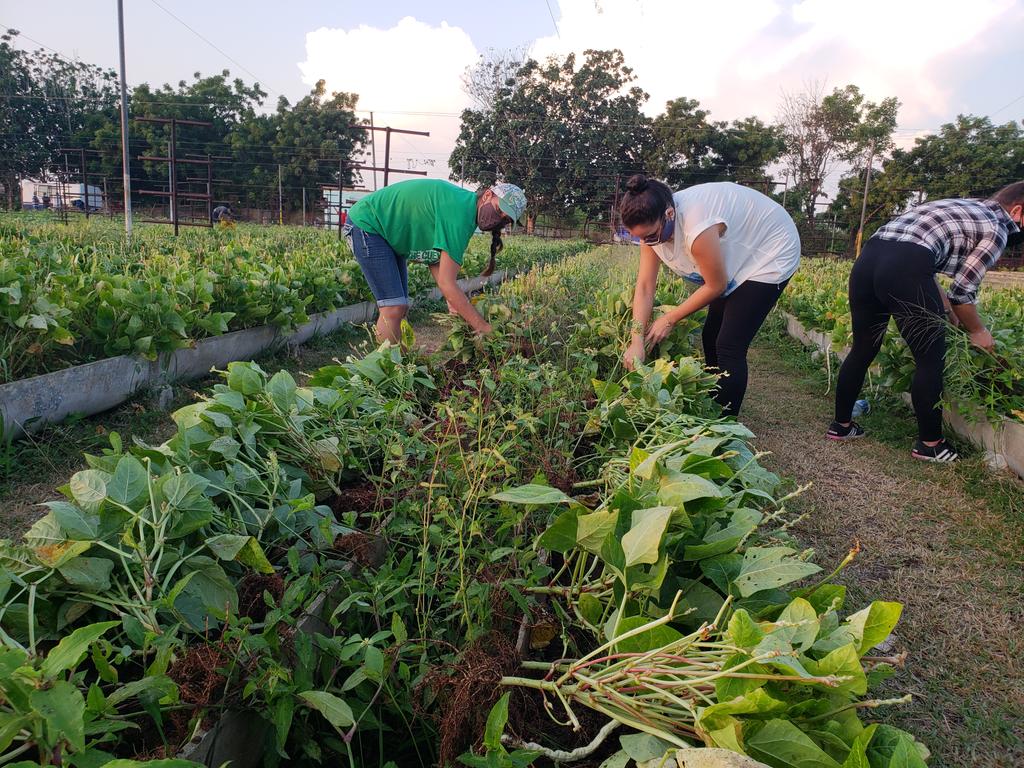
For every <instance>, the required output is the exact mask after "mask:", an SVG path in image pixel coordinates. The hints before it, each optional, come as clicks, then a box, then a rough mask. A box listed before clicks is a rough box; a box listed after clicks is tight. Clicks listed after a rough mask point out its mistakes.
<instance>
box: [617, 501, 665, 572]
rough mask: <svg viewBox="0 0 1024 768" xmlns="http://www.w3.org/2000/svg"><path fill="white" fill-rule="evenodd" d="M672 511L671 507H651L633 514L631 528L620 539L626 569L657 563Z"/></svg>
mask: <svg viewBox="0 0 1024 768" xmlns="http://www.w3.org/2000/svg"><path fill="white" fill-rule="evenodd" d="M672 511H673V508H672V507H651V508H650V509H638V510H635V511H634V512H633V526H632V527H631V528H630V529H629V530H628V531H627V532H626V533H625V535H623V537H622V551H623V554H624V555H625V563H626V567H627V568H628V567H630V566H631V565H637V564H639V563H648V564H652V563H656V562H658V550H659V549H660V547H661V542H662V538H663V537H664V535H665V528H666V526H668V521H669V518H671V517H672Z"/></svg>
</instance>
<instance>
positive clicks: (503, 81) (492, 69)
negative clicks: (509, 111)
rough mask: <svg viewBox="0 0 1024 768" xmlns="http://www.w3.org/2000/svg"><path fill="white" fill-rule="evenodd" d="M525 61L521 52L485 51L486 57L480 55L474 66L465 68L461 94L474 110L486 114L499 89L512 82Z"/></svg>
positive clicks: (508, 50) (491, 49)
mask: <svg viewBox="0 0 1024 768" xmlns="http://www.w3.org/2000/svg"><path fill="white" fill-rule="evenodd" d="M525 60H526V54H525V53H524V51H523V49H522V48H508V49H498V48H488V49H487V52H486V53H482V54H480V58H479V59H478V60H477V62H476V64H473V65H472V66H469V67H466V71H465V72H464V73H463V75H462V90H463V91H465V93H466V95H467V96H469V98H470V99H472V100H473V104H474V105H475V106H476V108H477V109H478V110H480V111H481V112H490V111H491V110H493V109H494V102H495V100H496V99H497V98H498V95H499V94H500V93H501V92H502V89H503V88H504V87H505V86H506V85H508V84H509V82H510V81H514V80H515V77H516V73H517V72H518V71H519V69H520V68H521V67H522V66H523V62H524V61H525Z"/></svg>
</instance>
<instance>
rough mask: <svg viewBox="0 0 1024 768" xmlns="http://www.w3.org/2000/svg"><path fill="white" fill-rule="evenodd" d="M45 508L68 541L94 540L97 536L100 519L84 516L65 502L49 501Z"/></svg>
mask: <svg viewBox="0 0 1024 768" xmlns="http://www.w3.org/2000/svg"><path fill="white" fill-rule="evenodd" d="M46 506H47V507H49V508H50V512H52V513H53V518H54V520H56V521H57V522H58V523H59V524H60V527H61V528H62V529H63V530H64V533H65V534H67V536H68V538H69V539H85V540H95V539H96V538H97V536H98V535H99V524H100V519H99V517H97V516H96V515H90V514H86V513H85V512H83V511H82V510H81V509H79V508H78V507H76V506H75V505H74V504H71V503H69V502H66V501H49V502H47V503H46Z"/></svg>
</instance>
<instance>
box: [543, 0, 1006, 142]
mask: <svg viewBox="0 0 1024 768" xmlns="http://www.w3.org/2000/svg"><path fill="white" fill-rule="evenodd" d="M556 17H557V18H558V30H559V35H560V36H556V35H550V36H548V37H544V38H541V39H539V40H537V41H536V43H535V45H534V47H533V50H532V53H533V54H534V55H535V56H539V57H543V56H547V55H550V54H559V55H564V54H565V53H568V52H569V51H576V52H582V51H583V50H584V49H586V48H608V47H615V48H620V49H621V50H622V51H623V54H624V56H625V60H626V63H627V64H628V65H629V66H631V67H633V69H634V70H635V72H636V75H637V77H638V84H639V85H640V86H641V87H643V88H644V89H645V90H646V91H647V92H648V93H650V94H651V100H650V102H649V103H648V106H647V112H648V113H649V114H652V115H653V114H657V113H659V112H660V111H661V110H662V109H663V107H664V104H665V101H667V100H669V99H672V98H676V97H678V96H687V97H690V98H696V99H699V100H700V101H701V102H702V103H703V104H704V105H705V106H707V107H708V108H710V109H712V111H713V116H714V117H716V118H728V119H731V118H735V117H743V116H746V115H752V114H753V115H758V116H759V117H761V118H762V119H765V120H771V119H772V118H773V117H774V116H775V114H776V112H777V109H778V104H779V100H780V96H781V92H782V91H783V90H786V91H796V90H800V89H802V88H803V86H804V85H805V84H806V83H808V82H809V81H812V80H820V81H824V82H826V84H827V85H828V87H833V86H838V85H845V84H846V83H855V84H857V85H858V86H860V87H861V89H862V90H863V91H864V92H865V93H866V94H867V95H868V97H869V98H871V99H875V100H878V99H881V98H884V97H886V96H897V97H899V98H900V100H901V102H902V103H903V108H902V109H901V113H900V116H901V122H902V123H906V124H909V125H915V126H920V125H929V126H931V125H936V124H937V123H938V122H941V121H945V120H948V119H950V118H951V117H952V115H951V114H950V110H951V109H957V108H958V107H955V106H954V102H955V100H956V95H955V94H953V93H952V92H951V91H952V89H951V88H950V87H949V86H947V84H946V79H945V78H944V77H943V75H942V74H941V71H940V70H941V69H942V66H943V65H944V64H945V63H946V60H947V59H948V57H950V56H960V57H963V58H965V59H972V58H978V57H982V56H985V55H987V50H986V48H987V46H986V45H985V44H984V43H981V44H979V42H980V41H984V40H985V39H986V33H987V32H988V31H990V30H991V29H992V28H993V25H995V24H998V23H1000V22H1003V21H1008V20H1015V22H1016V23H1021V22H1022V21H1024V14H1022V11H1021V7H1020V6H1019V5H1017V4H1016V3H1015V0H972V1H971V2H963V0H860V2H856V3H850V2H842V1H841V0H802V1H800V2H795V3H790V2H783V0H778V1H777V2H776V1H774V0H715V2H710V3H707V2H696V1H695V0H685V2H680V0H559V3H558V11H557V12H556ZM908 120H909V123H908V122H906V121H908ZM922 121H925V122H922Z"/></svg>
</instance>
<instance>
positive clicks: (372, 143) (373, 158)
mask: <svg viewBox="0 0 1024 768" xmlns="http://www.w3.org/2000/svg"><path fill="white" fill-rule="evenodd" d="M376 133H377V131H376V130H375V129H374V127H373V112H371V113H370V162H372V163H373V167H374V171H373V190H374V192H376V191H377V170H376V169H377V142H376V140H375V139H374V136H375V135H376ZM384 164H385V165H387V163H384Z"/></svg>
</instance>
